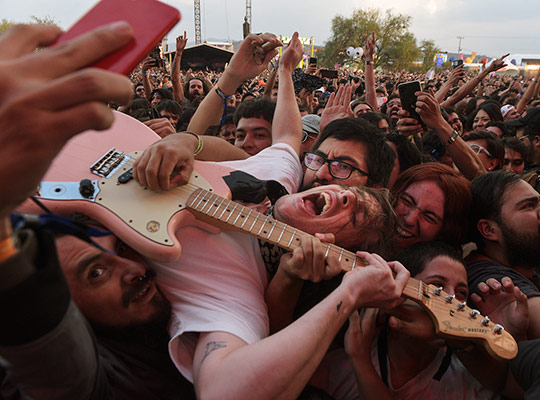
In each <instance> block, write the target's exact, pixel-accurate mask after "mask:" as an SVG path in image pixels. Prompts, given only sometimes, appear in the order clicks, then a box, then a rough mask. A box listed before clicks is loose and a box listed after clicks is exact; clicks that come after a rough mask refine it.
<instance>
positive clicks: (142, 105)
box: [126, 98, 152, 117]
mask: <svg viewBox="0 0 540 400" xmlns="http://www.w3.org/2000/svg"><path fill="white" fill-rule="evenodd" d="M150 107H152V106H151V105H150V103H149V102H148V100H146V99H142V98H138V99H133V100H131V101H130V102H129V104H128V106H127V109H126V114H129V115H131V116H132V117H133V111H135V110H147V109H149V108H150Z"/></svg>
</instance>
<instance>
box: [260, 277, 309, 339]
mask: <svg viewBox="0 0 540 400" xmlns="http://www.w3.org/2000/svg"><path fill="white" fill-rule="evenodd" d="M302 287H303V281H302V280H300V279H297V280H293V279H291V278H289V277H288V276H287V275H286V274H285V273H284V272H283V270H282V269H281V268H279V269H278V270H277V272H276V275H275V276H274V277H273V278H272V280H271V281H270V284H269V285H268V288H267V289H266V292H265V294H264V300H265V302H266V305H267V307H268V318H269V320H270V334H273V333H275V332H277V331H279V330H281V329H283V328H285V327H286V326H287V325H289V324H290V323H291V322H292V320H293V314H294V308H295V306H296V303H297V302H298V298H299V297H300V292H301V291H302Z"/></svg>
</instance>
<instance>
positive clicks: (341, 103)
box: [321, 83, 354, 132]
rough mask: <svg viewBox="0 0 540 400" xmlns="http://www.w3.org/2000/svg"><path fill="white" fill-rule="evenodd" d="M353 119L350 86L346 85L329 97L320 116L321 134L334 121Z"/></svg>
mask: <svg viewBox="0 0 540 400" xmlns="http://www.w3.org/2000/svg"><path fill="white" fill-rule="evenodd" d="M348 117H354V113H353V112H352V110H351V85H350V84H348V83H347V84H346V85H344V86H342V87H340V88H339V89H338V91H337V93H336V92H334V93H332V94H331V95H330V98H329V99H328V103H326V107H325V108H324V111H323V113H322V116H321V132H322V131H323V130H324V128H325V127H326V125H328V124H329V123H330V122H332V121H333V120H335V119H340V118H348Z"/></svg>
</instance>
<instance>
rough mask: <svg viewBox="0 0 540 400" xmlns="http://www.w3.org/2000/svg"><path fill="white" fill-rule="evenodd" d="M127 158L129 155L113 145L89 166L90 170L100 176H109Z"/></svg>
mask: <svg viewBox="0 0 540 400" xmlns="http://www.w3.org/2000/svg"><path fill="white" fill-rule="evenodd" d="M129 159H130V157H129V156H128V155H126V153H124V152H121V151H118V150H116V149H115V148H114V147H113V148H112V149H110V150H109V151H108V152H107V153H105V154H104V155H103V156H101V158H100V159H99V160H97V161H96V162H95V163H94V164H92V165H91V166H90V171H91V172H92V173H94V174H96V175H98V176H101V177H102V178H109V177H110V176H111V175H113V174H114V173H115V172H116V171H117V170H118V169H119V168H120V167H121V166H122V165H124V164H125V163H126V162H127V161H128V160H129Z"/></svg>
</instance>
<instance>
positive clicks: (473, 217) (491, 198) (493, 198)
mask: <svg viewBox="0 0 540 400" xmlns="http://www.w3.org/2000/svg"><path fill="white" fill-rule="evenodd" d="M520 180H521V178H520V177H519V175H516V174H514V173H513V172H509V171H492V172H488V173H485V174H482V175H480V176H478V177H476V178H474V179H473V181H472V207H471V214H470V219H469V221H470V224H469V230H470V233H471V239H472V240H473V241H474V242H475V243H476V245H477V246H478V248H479V249H482V247H483V237H482V235H481V234H480V232H479V231H478V229H477V228H476V225H477V224H478V221H479V220H481V219H491V220H494V221H495V222H497V223H500V222H501V207H502V197H503V195H504V193H505V192H506V190H507V189H509V188H510V187H511V186H514V185H515V184H516V183H517V182H519V181H520Z"/></svg>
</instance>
